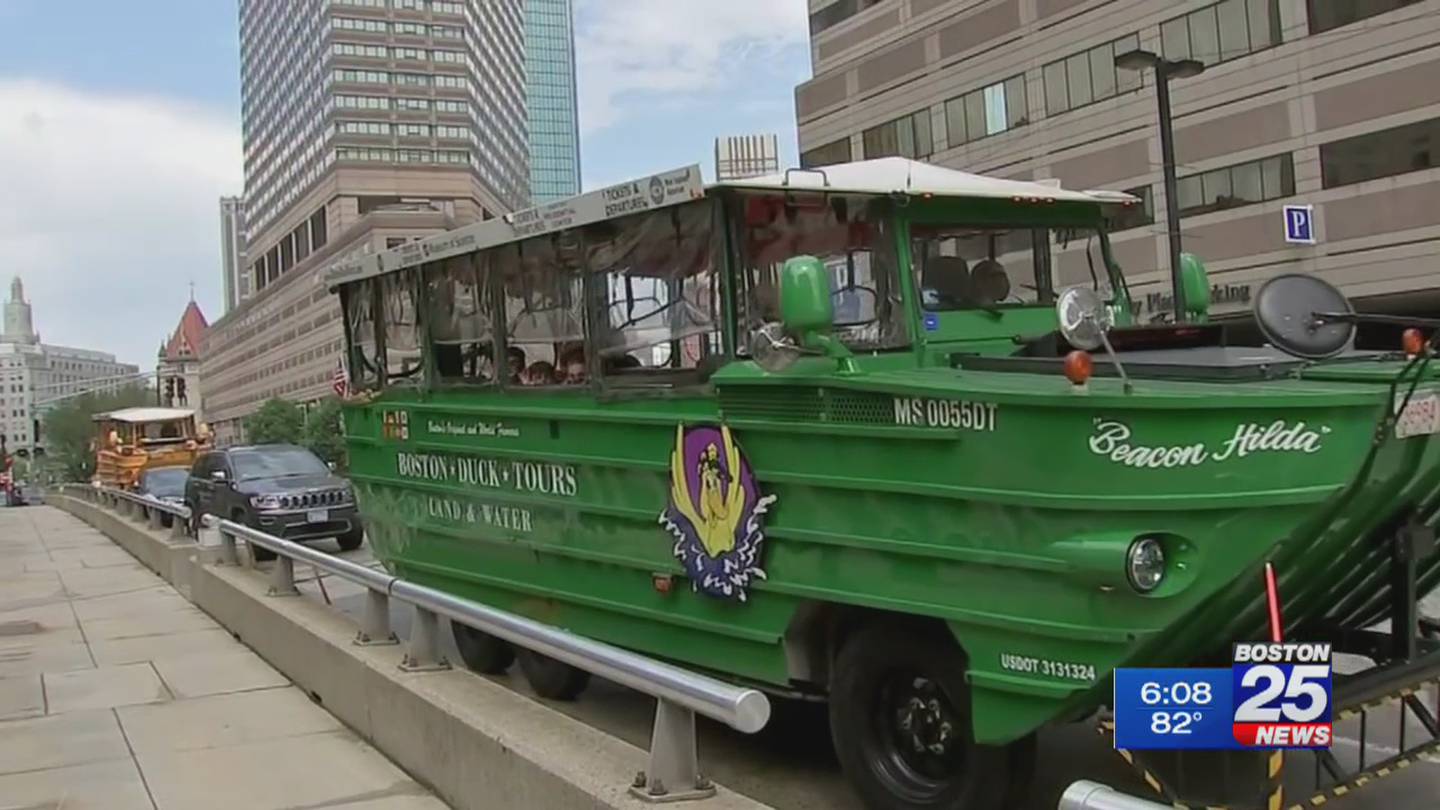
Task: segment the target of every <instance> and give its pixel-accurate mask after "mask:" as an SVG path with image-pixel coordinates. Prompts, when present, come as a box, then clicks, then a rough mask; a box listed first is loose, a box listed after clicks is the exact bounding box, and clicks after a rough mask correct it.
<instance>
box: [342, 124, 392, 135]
mask: <svg viewBox="0 0 1440 810" xmlns="http://www.w3.org/2000/svg"><path fill="white" fill-rule="evenodd" d="M340 133H341V134H342V135H389V134H390V125H389V124H387V123H385V122H383V121H341V122H340Z"/></svg>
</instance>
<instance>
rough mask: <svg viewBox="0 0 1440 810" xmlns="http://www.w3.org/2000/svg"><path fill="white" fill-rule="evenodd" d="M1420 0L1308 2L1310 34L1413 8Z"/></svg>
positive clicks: (1310, 0)
mask: <svg viewBox="0 0 1440 810" xmlns="http://www.w3.org/2000/svg"><path fill="white" fill-rule="evenodd" d="M1419 2H1420V0H1309V1H1308V3H1307V5H1308V6H1309V10H1310V33H1312V34H1321V33H1324V32H1326V31H1329V30H1330V29H1332V28H1339V27H1340V26H1342V25H1349V24H1350V23H1353V22H1358V21H1360V20H1363V19H1366V18H1368V17H1374V16H1375V15H1377V14H1384V13H1385V12H1387V11H1394V10H1395V9H1397V8H1404V7H1406V6H1413V5H1415V4H1417V3H1419Z"/></svg>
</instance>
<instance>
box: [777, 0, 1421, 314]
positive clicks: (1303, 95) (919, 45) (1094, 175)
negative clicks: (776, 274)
mask: <svg viewBox="0 0 1440 810" xmlns="http://www.w3.org/2000/svg"><path fill="white" fill-rule="evenodd" d="M810 11H811V16H810V30H811V58H812V63H813V67H814V78H813V79H812V80H810V81H808V82H805V83H804V84H802V85H801V86H800V87H799V88H797V90H796V93H795V105H796V112H797V117H798V120H799V129H800V133H799V134H800V144H801V152H802V155H801V162H802V163H803V164H805V165H821V164H825V163H835V162H841V161H846V160H859V159H863V158H873V157H879V156H886V155H904V156H909V157H914V158H918V159H923V160H926V161H929V162H933V163H938V164H942V165H945V166H951V167H954V168H959V169H964V170H968V171H975V172H980V173H983V174H988V175H996V176H1001V177H1009V178H1018V179H1025V180H1039V179H1045V178H1055V179H1058V180H1060V181H1061V183H1062V185H1064V186H1065V187H1067V188H1077V189H1091V188H1114V189H1121V190H1129V191H1130V192H1132V193H1134V194H1136V195H1138V196H1140V197H1141V198H1142V199H1143V200H1144V201H1145V204H1144V206H1143V207H1140V208H1139V209H1138V210H1135V211H1133V212H1132V214H1131V215H1129V216H1127V217H1126V218H1125V219H1124V220H1123V221H1120V222H1117V223H1115V230H1116V232H1115V233H1114V237H1113V242H1114V246H1115V253H1116V256H1117V258H1118V261H1119V262H1120V264H1121V265H1122V267H1123V268H1124V269H1125V270H1126V275H1127V276H1128V277H1129V278H1130V279H1131V286H1132V292H1134V293H1136V297H1137V298H1138V299H1139V301H1140V304H1141V310H1142V311H1141V315H1142V317H1144V318H1146V319H1148V318H1149V317H1151V316H1153V315H1155V314H1156V313H1157V312H1159V311H1161V310H1168V309H1169V308H1170V307H1171V306H1172V304H1171V302H1170V288H1169V279H1168V266H1169V259H1168V251H1167V247H1166V243H1167V240H1166V237H1165V225H1164V219H1165V217H1164V211H1165V199H1164V187H1163V183H1162V182H1161V167H1162V163H1161V156H1160V143H1159V134H1158V127H1157V125H1156V122H1157V115H1158V114H1157V103H1156V97H1155V77H1154V73H1153V72H1152V71H1146V72H1143V73H1137V72H1132V71H1128V70H1124V69H1117V67H1116V64H1115V58H1116V56H1118V55H1120V54H1122V53H1125V52H1127V51H1131V50H1135V49H1144V50H1147V51H1151V52H1153V53H1156V54H1160V55H1163V56H1164V57H1166V58H1168V59H1196V60H1199V61H1200V62H1202V63H1204V65H1205V71H1204V72H1203V73H1201V74H1200V75H1199V76H1196V77H1193V78H1188V79H1179V78H1177V79H1174V80H1172V83H1171V94H1172V96H1173V110H1174V129H1175V148H1176V159H1177V164H1178V166H1179V184H1178V193H1177V195H1176V196H1177V202H1178V204H1179V210H1180V216H1181V228H1182V231H1183V236H1184V248H1185V250H1187V251H1190V252H1193V253H1195V254H1196V255H1198V256H1200V257H1201V258H1202V259H1203V260H1205V262H1206V264H1207V266H1208V269H1209V270H1210V275H1211V281H1212V282H1213V284H1214V287H1213V288H1212V297H1213V298H1214V299H1215V301H1216V303H1215V305H1214V306H1213V307H1212V310H1213V311H1215V312H1216V313H1217V314H1224V313H1235V314H1239V313H1243V312H1245V311H1246V310H1247V309H1248V306H1249V303H1250V300H1251V298H1252V297H1253V292H1254V291H1258V289H1259V285H1260V284H1261V283H1263V282H1264V281H1265V280H1266V279H1268V278H1270V277H1272V276H1275V275H1277V274H1279V273H1285V272H1296V271H1301V272H1310V273H1316V274H1319V275H1321V276H1322V277H1324V278H1326V279H1328V280H1329V281H1331V282H1333V283H1335V284H1337V285H1339V286H1340V288H1341V289H1342V290H1344V291H1345V292H1346V293H1347V294H1348V295H1350V296H1352V297H1354V298H1357V299H1365V300H1362V302H1361V306H1364V307H1366V308H1370V309H1386V310H1390V311H1405V310H1428V311H1432V312H1433V311H1437V310H1440V275H1437V274H1436V273H1435V272H1434V268H1435V265H1436V262H1437V259H1440V83H1437V82H1436V81H1435V77H1437V76H1440V0H1225V1H1224V2H1218V3H1217V2H1215V0H978V2H977V0H810ZM1287 205H1293V206H1313V209H1311V212H1312V213H1313V220H1312V222H1311V224H1312V225H1313V228H1311V230H1310V233H1308V234H1307V233H1305V232H1304V229H1303V228H1298V229H1297V228H1293V227H1292V228H1291V231H1292V232H1291V233H1290V234H1289V236H1290V237H1291V239H1289V240H1287V228H1286V220H1285V216H1284V213H1285V212H1284V210H1283V209H1284V207H1285V206H1287ZM1301 215H1302V217H1303V209H1302V214H1301ZM1305 236H1312V237H1313V238H1314V241H1315V242H1316V244H1313V245H1310V244H1304V243H1303V241H1302V239H1303V237H1305ZM1295 237H1301V238H1295ZM1079 272H1080V273H1081V274H1082V277H1083V274H1084V269H1083V268H1080V269H1079ZM1062 276H1063V274H1062ZM1059 280H1060V281H1061V282H1062V283H1063V282H1068V283H1075V282H1078V281H1080V280H1081V278H1080V277H1073V276H1072V277H1068V278H1066V277H1062V278H1061V279H1059Z"/></svg>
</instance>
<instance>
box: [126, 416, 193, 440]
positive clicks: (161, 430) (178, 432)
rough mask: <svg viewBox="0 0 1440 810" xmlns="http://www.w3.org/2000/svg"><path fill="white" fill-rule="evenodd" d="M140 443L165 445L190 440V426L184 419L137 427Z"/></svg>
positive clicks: (147, 423)
mask: <svg viewBox="0 0 1440 810" xmlns="http://www.w3.org/2000/svg"><path fill="white" fill-rule="evenodd" d="M136 432H137V433H138V434H139V438H140V441H141V442H143V443H145V444H165V443H167V442H178V441H184V440H185V439H188V438H190V425H189V423H188V421H187V420H184V419H172V420H169V421H166V422H146V423H144V424H142V425H137V426H136Z"/></svg>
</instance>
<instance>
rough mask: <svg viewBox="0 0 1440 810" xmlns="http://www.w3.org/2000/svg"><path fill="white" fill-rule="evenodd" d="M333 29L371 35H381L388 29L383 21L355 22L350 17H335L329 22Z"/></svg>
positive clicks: (387, 25) (355, 20)
mask: <svg viewBox="0 0 1440 810" xmlns="http://www.w3.org/2000/svg"><path fill="white" fill-rule="evenodd" d="M330 25H331V26H332V27H333V28H337V29H339V30H341V31H365V32H368V33H371V34H383V33H385V31H386V30H388V28H389V24H388V23H386V22H385V21H384V20H357V19H353V18H351V17H335V18H333V19H332V20H331V21H330Z"/></svg>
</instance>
